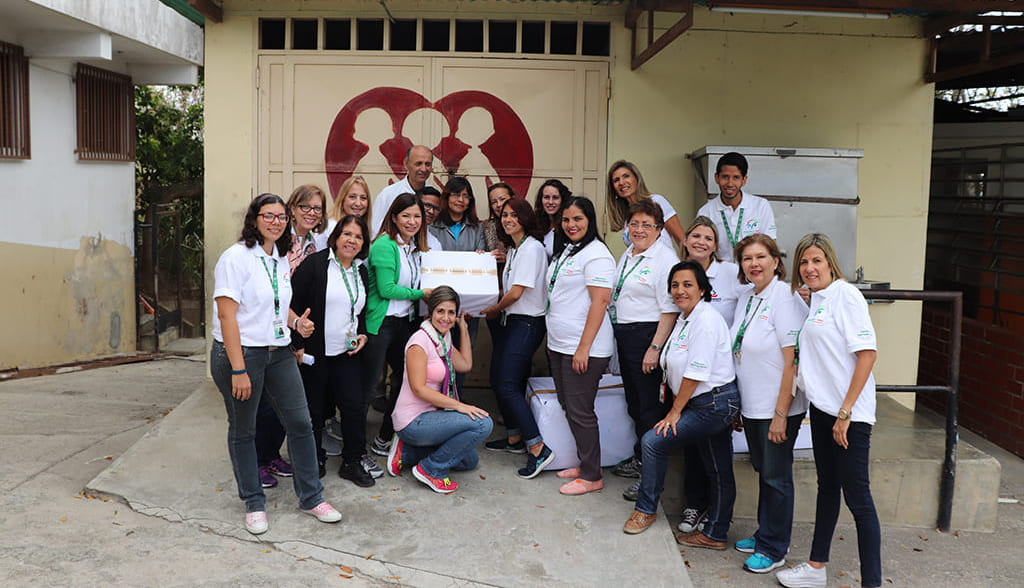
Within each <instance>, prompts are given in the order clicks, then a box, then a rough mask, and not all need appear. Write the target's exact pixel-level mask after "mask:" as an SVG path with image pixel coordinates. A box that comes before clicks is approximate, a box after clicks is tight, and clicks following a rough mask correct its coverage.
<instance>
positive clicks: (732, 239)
mask: <svg viewBox="0 0 1024 588" xmlns="http://www.w3.org/2000/svg"><path fill="white" fill-rule="evenodd" d="M718 214H720V215H722V226H724V227H725V236H726V237H728V238H729V243H730V244H731V245H732V246H733V247H736V244H737V243H739V241H740V227H741V226H742V225H743V208H742V207H741V208H740V216H739V218H737V219H736V234H735V235H734V234H733V232H732V231H730V230H729V221H727V220H725V211H724V210H719V211H718Z"/></svg>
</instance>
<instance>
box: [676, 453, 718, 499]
mask: <svg viewBox="0 0 1024 588" xmlns="http://www.w3.org/2000/svg"><path fill="white" fill-rule="evenodd" d="M709 484H711V481H710V480H708V475H707V473H705V471H704V461H703V460H702V459H701V457H700V448H698V447H697V446H696V445H687V446H686V447H684V448H683V496H685V497H686V507H687V508H694V509H697V510H698V511H701V512H703V511H705V510H707V508H708V494H709V492H708V485H709Z"/></svg>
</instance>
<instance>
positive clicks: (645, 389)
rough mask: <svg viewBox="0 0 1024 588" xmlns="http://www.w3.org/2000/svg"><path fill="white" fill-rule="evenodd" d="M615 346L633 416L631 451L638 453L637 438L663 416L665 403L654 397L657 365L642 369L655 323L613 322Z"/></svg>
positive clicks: (657, 384) (657, 387) (657, 393)
mask: <svg viewBox="0 0 1024 588" xmlns="http://www.w3.org/2000/svg"><path fill="white" fill-rule="evenodd" d="M614 330H615V347H616V350H617V351H618V353H619V371H620V372H622V387H623V388H624V389H625V391H626V410H627V411H628V412H629V417H630V418H631V419H633V427H634V429H635V432H636V444H635V445H634V446H633V455H634V457H636V458H637V459H640V458H641V455H640V440H641V439H643V436H644V433H646V432H647V431H650V430H651V427H653V426H654V424H655V423H657V422H658V421H660V420H661V419H663V418H664V417H665V413H667V412H668V407H667V406H665V404H664V403H663V402H662V401H660V400H659V399H658V397H659V396H660V395H661V367H660V366H659V367H657V368H655V369H654V370H652V371H651V373H649V374H645V373H644V369H643V368H644V365H643V364H644V355H645V354H646V353H647V349H648V348H649V347H650V345H651V341H652V340H654V334H655V333H656V332H657V331H658V323H626V324H621V325H615V327H614Z"/></svg>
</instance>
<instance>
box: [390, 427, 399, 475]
mask: <svg viewBox="0 0 1024 588" xmlns="http://www.w3.org/2000/svg"><path fill="white" fill-rule="evenodd" d="M386 469H387V470H388V473H389V474H391V475H392V476H401V475H402V440H401V439H399V437H398V435H397V434H396V435H395V438H394V439H392V440H391V449H389V450H388V461H387V468H386Z"/></svg>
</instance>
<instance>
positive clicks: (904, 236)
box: [206, 0, 934, 383]
mask: <svg viewBox="0 0 1024 588" xmlns="http://www.w3.org/2000/svg"><path fill="white" fill-rule="evenodd" d="M373 4H374V3H371V2H366V1H360V2H348V3H345V5H344V6H339V5H338V4H337V3H329V2H317V1H311V2H305V3H303V5H302V11H301V14H302V15H307V16H317V15H321V14H323V15H331V14H333V15H336V16H346V17H347V16H350V15H351V14H352V11H355V10H372V9H374V8H375V7H374V6H373ZM388 6H389V8H390V9H391V10H392V12H393V13H394V14H395V15H396V17H398V18H412V17H415V16H428V15H437V14H444V15H445V17H446V18H447V17H448V16H449V15H451V14H453V13H455V14H458V15H466V16H468V17H475V18H480V17H487V16H501V15H513V16H527V15H529V16H530V17H534V18H547V17H553V18H556V17H557V18H563V17H564V18H569V19H575V18H581V19H586V18H606V19H608V20H610V21H611V23H612V52H613V57H612V60H611V63H612V70H611V99H610V104H609V115H608V118H609V121H608V138H607V150H608V161H614V160H616V159H618V158H620V157H623V158H628V159H630V160H632V161H634V162H636V163H638V164H639V165H640V167H641V169H642V171H643V173H644V175H645V179H646V180H647V184H648V186H649V187H651V188H652V189H653V190H655V191H657V192H660V193H662V194H665V195H666V196H667V197H668V198H669V199H670V201H671V202H672V203H673V205H675V207H676V208H677V210H679V211H680V213H681V215H683V216H684V217H685V216H687V215H688V214H691V213H693V212H696V209H697V207H698V205H699V203H698V202H696V201H695V199H694V193H693V192H694V190H693V186H694V176H693V172H692V170H691V168H690V164H689V162H688V161H687V160H685V159H684V157H683V156H684V154H685V153H689V152H690V151H692V150H694V149H696V148H698V147H700V146H702V145H707V144H713V145H729V144H736V145H787V146H801V147H842V148H859V149H864V150H865V156H864V159H863V160H862V161H861V164H860V171H859V176H860V177H859V185H860V197H861V199H862V204H861V205H860V209H859V212H858V239H857V242H858V251H857V263H858V264H859V265H863V266H864V267H865V271H866V275H867V276H868V277H870V278H871V279H875V280H885V281H890V282H891V283H892V285H893V287H896V288H920V287H921V286H922V280H923V273H924V254H925V231H926V224H927V210H928V200H927V194H928V179H929V171H930V168H929V161H930V152H931V141H932V137H931V125H932V100H933V89H934V88H933V86H931V85H929V84H925V83H924V82H923V79H922V76H923V70H924V63H925V55H926V43H925V41H924V40H923V39H921V38H919V37H918V36H917V35H918V32H919V28H920V24H921V21H920V20H919V19H917V18H913V17H897V18H893V19H890V20H887V21H877V20H870V21H859V20H851V19H841V18H824V17H820V18H819V17H792V16H758V15H740V14H736V15H730V14H724V13H711V12H709V11H708V10H707V9H705V8H697V9H696V11H695V22H694V27H693V28H692V29H691V30H690V31H688V32H686V33H685V34H684V35H683V36H682V37H680V38H679V39H677V40H676V41H674V42H673V43H672V44H670V45H669V46H668V48H667V49H666V50H664V51H662V52H661V53H660V54H659V55H657V56H656V57H655V58H654V59H652V60H651V61H649V62H648V63H646V64H645V65H644V66H643V67H642V68H640V69H639V70H637V71H631V70H630V64H629V54H630V46H629V31H628V30H627V29H625V28H624V27H623V25H622V22H623V20H622V16H623V7H622V6H610V7H608V6H605V7H595V6H593V5H591V4H589V3H588V4H582V5H581V4H577V3H572V4H569V3H532V2H531V3H528V4H519V3H509V2H430V3H424V2H390V3H389V4H388ZM527 7H528V8H527ZM224 8H225V19H224V22H223V23H221V24H214V23H208V25H207V28H206V42H207V45H206V67H207V69H206V75H207V78H206V79H207V88H206V90H207V93H206V108H207V117H206V120H207V128H206V141H207V143H206V145H207V150H206V169H207V175H206V182H207V183H206V193H207V194H208V197H207V205H206V231H207V258H206V259H207V266H206V267H207V272H208V273H207V283H208V284H210V285H211V286H210V287H211V288H212V284H213V280H212V271H213V266H214V263H215V262H216V260H217V257H218V256H219V255H220V253H221V252H222V251H223V250H224V249H225V248H226V247H227V246H228V245H229V244H230V243H231V242H232V241H234V239H235V238H236V236H237V231H238V229H239V226H240V219H241V211H242V210H243V208H244V206H245V205H246V204H247V203H248V201H249V199H250V198H251V197H252V195H253V194H252V192H253V186H254V182H255V179H256V178H255V175H256V174H255V164H254V162H255V154H256V141H257V138H256V137H255V132H254V129H255V125H256V122H255V112H254V104H255V103H256V92H257V89H256V85H255V82H254V79H255V77H254V75H255V43H256V38H257V37H256V20H257V18H258V17H259V16H274V17H282V16H296V15H299V14H300V10H299V8H297V7H296V5H295V4H294V3H291V2H284V1H278V2H254V1H251V0H237V1H232V0H228V1H227V2H225V6H224ZM348 9H352V11H350V10H348ZM527 10H528V11H529V12H528V13H527V12H526V11H527ZM317 11H322V12H317ZM381 16H383V15H382V13H381ZM672 22H673V20H672V16H671V15H667V16H665V17H664V18H662V17H659V20H658V21H657V25H658V27H659V28H661V29H664V28H667V27H668V26H670V25H671V23H672ZM640 36H643V35H640ZM752 173H755V171H754V170H752ZM684 224H685V223H684ZM608 242H609V244H610V245H611V246H612V248H613V251H614V252H616V253H617V252H619V251H620V250H621V240H620V239H619V235H618V234H617V233H612V234H610V235H609V239H608ZM872 315H873V318H874V321H875V326H876V329H877V331H878V335H879V341H880V350H879V351H880V354H879V362H878V365H877V367H876V375H877V377H878V380H879V381H880V382H885V383H914V382H915V381H916V376H917V369H916V365H917V349H918V333H919V329H920V310H919V306H918V305H916V304H910V303H899V304H895V305H876V306H874V307H873V309H872Z"/></svg>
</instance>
